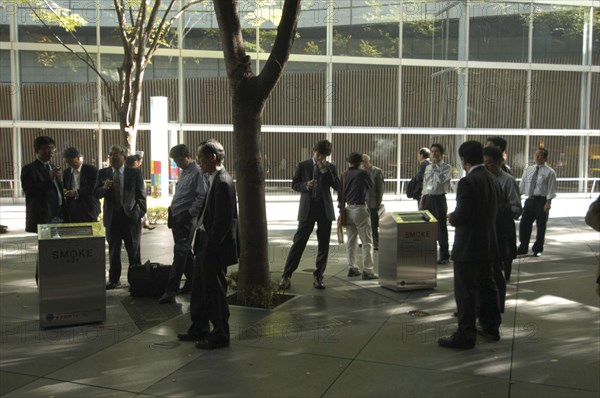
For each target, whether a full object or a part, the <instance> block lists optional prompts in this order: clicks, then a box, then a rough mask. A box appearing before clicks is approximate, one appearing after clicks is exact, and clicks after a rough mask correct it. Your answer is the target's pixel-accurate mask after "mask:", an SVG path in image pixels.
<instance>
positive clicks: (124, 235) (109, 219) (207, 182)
mask: <svg viewBox="0 0 600 398" xmlns="http://www.w3.org/2000/svg"><path fill="white" fill-rule="evenodd" d="M34 148H35V152H36V160H35V161H34V162H32V163H30V164H28V165H26V166H24V167H23V170H22V173H21V180H22V184H23V189H24V191H25V194H26V204H27V222H26V224H27V227H26V230H27V231H28V232H37V224H44V223H56V222H63V221H65V220H66V221H71V222H84V221H96V220H97V217H98V215H99V213H100V208H99V201H98V200H99V199H101V198H103V199H104V205H103V222H104V226H105V229H106V238H107V241H108V244H109V256H110V269H109V280H108V283H107V285H106V288H107V289H114V288H116V287H118V286H119V285H120V276H121V259H120V252H121V245H122V243H123V242H124V243H125V247H126V250H127V254H128V258H129V264H130V265H131V264H140V263H141V256H140V236H141V218H142V216H143V215H144V214H145V212H146V190H145V184H144V180H143V177H142V174H141V171H140V170H139V169H138V168H131V167H125V159H126V157H127V149H126V148H125V147H122V146H119V145H113V146H112V147H111V148H110V153H109V161H110V166H109V167H106V168H103V169H101V170H100V171H98V170H97V169H96V168H95V167H94V166H91V165H86V164H83V161H82V157H81V154H80V153H79V151H78V150H77V149H75V148H69V149H67V150H66V151H65V152H64V159H65V161H66V163H68V164H69V166H70V168H69V169H67V170H65V171H64V173H63V174H62V182H61V178H60V168H58V167H55V166H54V165H53V164H52V163H51V161H52V158H53V156H54V152H55V150H56V145H55V143H54V141H53V140H52V138H50V137H47V136H40V137H38V138H36V140H35V142H34ZM505 151H506V141H505V140H504V139H502V138H500V137H492V138H490V139H489V140H488V141H487V145H486V147H485V148H484V147H483V145H482V144H481V143H480V142H477V141H467V142H465V143H463V144H462V145H461V146H460V148H459V150H458V154H459V157H460V160H461V163H462V167H463V169H464V170H465V171H466V172H467V175H466V176H465V177H464V178H462V179H461V180H460V181H459V182H458V187H457V192H456V209H455V210H454V211H453V212H452V213H450V214H448V206H447V202H446V196H445V195H446V193H448V192H449V191H450V181H451V178H452V169H451V166H450V165H449V164H447V163H445V162H444V161H443V156H444V147H443V146H442V145H441V144H433V145H431V147H430V148H422V149H421V150H420V151H419V158H420V161H421V164H420V167H419V172H418V174H417V181H419V182H422V193H420V194H419V195H418V196H417V199H418V201H419V208H420V209H426V210H429V211H430V212H431V213H432V214H433V215H434V216H435V217H436V219H437V220H438V228H439V234H438V241H439V246H440V255H439V258H438V263H439V264H445V263H447V262H448V261H449V259H452V260H453V262H454V290H455V299H456V304H457V316H458V330H457V331H456V332H455V333H454V334H453V335H452V336H449V337H442V338H440V339H439V340H438V343H439V344H440V345H441V346H443V347H451V348H472V347H473V346H474V345H475V336H476V334H477V333H479V334H482V335H484V336H486V337H488V338H490V339H492V340H494V341H497V340H499V339H500V334H499V326H500V322H501V316H500V313H501V312H503V307H504V295H505V292H506V284H505V280H508V279H509V278H510V269H511V264H512V260H513V259H514V258H515V257H516V255H517V254H526V253H527V251H528V246H529V239H530V235H531V229H532V223H533V221H536V223H537V229H538V232H537V236H536V241H535V243H534V245H533V252H534V255H535V256H539V255H540V254H541V253H542V251H543V244H544V234H545V227H546V222H547V219H548V212H549V209H550V207H551V200H552V199H553V198H554V197H555V195H556V194H555V185H556V174H555V172H554V170H552V169H551V168H550V167H548V166H547V165H546V161H547V158H548V152H547V150H546V149H544V148H538V149H537V150H536V152H535V162H536V164H535V165H533V166H529V167H527V168H526V169H525V170H524V172H523V178H522V179H521V183H520V186H519V187H517V185H516V181H515V179H514V178H513V177H512V176H511V175H510V169H509V168H508V167H507V166H506V165H505V164H504V154H505ZM330 154H331V142H329V141H327V140H322V141H319V142H318V143H317V144H316V145H315V146H314V147H313V156H312V157H311V158H310V159H308V160H306V161H304V162H300V163H299V164H298V166H297V168H296V171H295V174H294V177H293V181H292V188H293V189H294V190H295V191H297V192H300V193H301V195H300V206H299V212H298V221H299V224H298V229H297V231H296V233H295V235H294V238H293V245H292V247H291V249H290V252H289V254H288V257H287V260H286V262H285V267H284V271H283V275H282V278H281V281H280V283H279V287H280V288H281V289H289V288H290V286H291V277H292V274H293V272H294V271H295V270H296V269H297V268H298V265H299V262H300V259H301V256H302V254H303V252H304V249H305V247H306V244H307V241H308V239H309V237H310V234H311V233H312V231H313V229H314V225H315V223H316V224H317V240H318V253H317V257H316V269H315V271H314V272H313V279H314V280H313V285H314V287H315V288H317V289H324V288H325V285H324V282H323V275H324V272H325V268H326V266H327V259H328V254H329V239H330V235H331V223H332V221H333V220H334V219H335V216H334V209H333V199H332V196H331V190H332V189H333V190H336V191H337V192H338V203H339V207H340V208H341V209H345V211H346V214H347V225H346V226H347V233H348V246H347V255H348V276H349V277H353V276H362V279H366V280H368V279H375V278H377V277H378V276H377V274H376V273H375V272H374V265H373V250H374V249H375V250H377V248H378V232H377V229H378V221H379V211H380V206H381V202H382V197H383V176H382V173H381V170H380V169H378V168H376V167H374V166H372V165H371V164H370V158H369V157H368V155H363V154H361V153H358V152H353V153H351V154H350V155H349V156H348V158H347V159H346V160H347V163H348V171H347V172H346V173H344V174H343V175H342V177H341V179H340V176H339V175H338V171H337V168H336V166H335V165H334V164H333V163H330V162H328V161H327V160H326V158H327V157H328V156H329V155H330ZM224 156H225V152H224V148H223V146H222V145H221V144H220V143H219V142H218V141H216V140H208V141H205V142H203V143H202V144H201V145H200V146H199V148H198V151H197V159H198V163H199V164H197V163H196V162H195V161H194V160H193V159H192V154H191V152H190V151H189V149H188V148H187V147H186V146H185V145H177V146H175V147H173V148H171V151H170V157H172V158H173V160H174V161H175V163H176V164H177V166H178V167H179V168H180V169H181V170H182V173H181V177H180V179H179V181H178V183H177V186H176V192H175V195H174V197H173V201H172V204H171V206H170V207H169V215H168V226H169V228H171V229H172V233H173V240H174V257H173V266H172V268H171V272H170V275H169V281H168V284H167V289H166V292H165V294H164V295H163V296H162V297H161V298H160V299H159V302H160V303H170V302H173V301H174V298H175V296H176V295H177V294H180V293H182V292H188V291H191V305H190V309H191V310H190V312H191V319H192V325H191V326H190V328H189V329H188V331H187V332H186V333H183V334H180V335H178V338H179V339H180V340H182V341H196V346H197V347H198V348H205V349H212V348H221V347H226V346H228V345H229V341H230V337H229V324H228V319H229V308H228V304H227V296H226V293H227V281H226V273H227V267H228V266H229V265H232V264H236V263H237V262H238V255H239V254H238V253H239V242H238V224H237V199H236V192H235V186H234V183H233V180H232V178H231V176H230V175H229V174H228V173H227V171H226V170H225V168H224V167H223V160H224ZM521 194H525V195H527V196H528V198H527V200H526V201H525V206H524V211H523V217H522V220H521V223H520V236H519V238H520V243H521V244H520V246H519V248H518V249H515V246H516V229H515V224H514V219H518V218H519V216H520V215H521V211H522V209H521V203H520V195H521ZM446 222H449V223H450V225H452V226H454V227H455V239H454V245H453V248H452V256H450V250H449V244H448V231H447V224H446ZM359 236H360V238H361V242H362V246H363V250H362V254H363V270H362V272H361V271H360V270H359V268H358V266H357V265H356V259H355V257H356V255H355V253H356V247H357V238H358V237H359ZM194 238H195V239H194ZM192 249H193V250H192ZM183 274H185V275H186V284H185V285H184V287H183V289H180V288H179V285H180V282H181V278H182V275H183ZM36 280H37V275H36ZM477 319H479V323H480V328H479V330H478V329H477V328H476V320H477ZM211 324H212V329H211V327H210V325H211Z"/></svg>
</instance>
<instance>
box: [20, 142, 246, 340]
mask: <svg viewBox="0 0 600 398" xmlns="http://www.w3.org/2000/svg"><path fill="white" fill-rule="evenodd" d="M34 150H35V154H36V159H35V160H34V161H33V162H31V163H29V164H27V165H25V166H24V167H23V169H22V171H21V183H22V186H23V190H24V192H25V198H26V231H27V232H33V233H37V225H38V224H49V223H62V222H94V221H97V220H98V216H99V214H100V199H103V200H104V201H103V207H102V214H103V224H104V227H105V233H106V240H107V241H108V246H109V264H110V266H109V276H108V282H107V284H106V289H107V290H111V289H115V288H117V287H119V286H120V284H121V283H120V278H121V269H122V267H121V247H122V244H123V243H125V248H126V251H127V256H128V260H129V265H130V266H131V265H133V264H141V253H140V240H141V228H142V224H141V223H142V217H143V216H144V214H145V213H146V210H147V205H146V188H145V183H144V179H143V177H142V173H141V171H140V170H139V168H135V167H126V165H125V160H126V158H127V154H128V149H127V148H125V147H123V146H120V145H113V146H112V147H111V148H110V151H109V164H110V165H109V166H108V167H105V168H103V169H101V170H98V169H97V168H95V167H94V166H92V165H88V164H84V163H83V158H82V156H81V153H80V152H79V151H78V150H77V149H76V148H68V149H66V150H65V151H64V153H63V158H64V161H65V162H66V163H67V164H68V165H69V166H70V167H69V168H67V169H66V170H64V172H63V173H62V178H61V168H60V167H58V166H56V165H55V164H53V163H52V160H53V158H54V154H55V152H56V143H55V142H54V140H53V139H52V138H51V137H48V136H39V137H37V138H36V139H35V141H34ZM170 156H171V157H172V158H173V159H174V161H175V163H177V165H178V166H179V167H180V168H181V169H182V170H183V171H182V175H181V178H180V180H179V181H178V183H177V188H176V194H175V195H174V197H173V202H172V204H171V206H170V208H169V220H168V223H169V227H170V228H171V229H172V232H173V240H174V259H173V266H172V268H171V271H170V274H169V280H168V285H167V289H166V292H165V294H164V295H163V296H162V297H161V298H160V299H159V302H160V303H169V302H173V301H174V297H175V296H176V295H177V294H179V293H181V292H182V291H183V292H186V291H187V292H190V291H191V299H190V301H191V306H190V312H191V318H192V326H191V327H190V329H189V330H188V332H187V333H184V334H181V335H179V338H180V340H184V341H190V340H193V341H196V346H197V347H198V348H202V349H212V348H221V347H226V346H228V345H229V324H228V319H229V307H228V304H227V296H226V292H227V281H226V279H225V275H226V272H227V266H229V265H232V264H236V263H237V262H238V253H239V246H238V227H237V199H236V192H235V186H234V184H233V179H232V178H231V176H230V175H229V174H228V173H227V171H226V170H225V168H224V167H223V160H224V157H225V151H224V148H223V146H222V145H221V144H220V143H219V142H218V141H216V140H212V139H211V140H207V141H204V142H203V143H201V145H200V146H199V147H198V153H197V158H198V160H199V163H200V165H198V164H196V162H195V161H194V160H192V154H191V152H190V151H189V150H188V148H187V147H186V146H185V145H177V146H175V147H173V148H172V149H171V152H170ZM194 238H195V239H194ZM192 242H194V250H193V252H192V250H191V249H192ZM182 274H185V275H186V278H187V280H186V284H185V285H184V287H183V289H181V290H180V288H179V285H180V282H181V277H182ZM36 282H37V266H36ZM210 324H212V329H211V327H210Z"/></svg>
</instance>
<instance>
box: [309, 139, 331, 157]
mask: <svg viewBox="0 0 600 398" xmlns="http://www.w3.org/2000/svg"><path fill="white" fill-rule="evenodd" d="M313 151H314V152H317V153H318V154H320V155H325V156H329V155H331V142H329V141H328V140H321V141H319V142H317V143H316V144H315V146H314V147H313Z"/></svg>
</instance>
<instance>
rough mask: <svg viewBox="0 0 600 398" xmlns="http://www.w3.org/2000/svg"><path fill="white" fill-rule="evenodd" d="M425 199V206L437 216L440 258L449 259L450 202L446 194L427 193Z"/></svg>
mask: <svg viewBox="0 0 600 398" xmlns="http://www.w3.org/2000/svg"><path fill="white" fill-rule="evenodd" d="M423 201H424V202H423V208H424V209H425V210H429V211H430V212H431V214H433V216H434V217H435V218H437V222H438V243H439V245H440V259H441V260H448V259H449V258H450V250H449V247H448V225H447V217H448V203H447V202H446V195H425V196H424V197H423Z"/></svg>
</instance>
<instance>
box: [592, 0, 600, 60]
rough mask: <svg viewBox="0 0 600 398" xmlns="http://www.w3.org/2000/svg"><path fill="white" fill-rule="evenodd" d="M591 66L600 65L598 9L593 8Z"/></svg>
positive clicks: (599, 15)
mask: <svg viewBox="0 0 600 398" xmlns="http://www.w3.org/2000/svg"><path fill="white" fill-rule="evenodd" d="M592 65H600V7H596V8H594V26H593V32H592Z"/></svg>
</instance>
